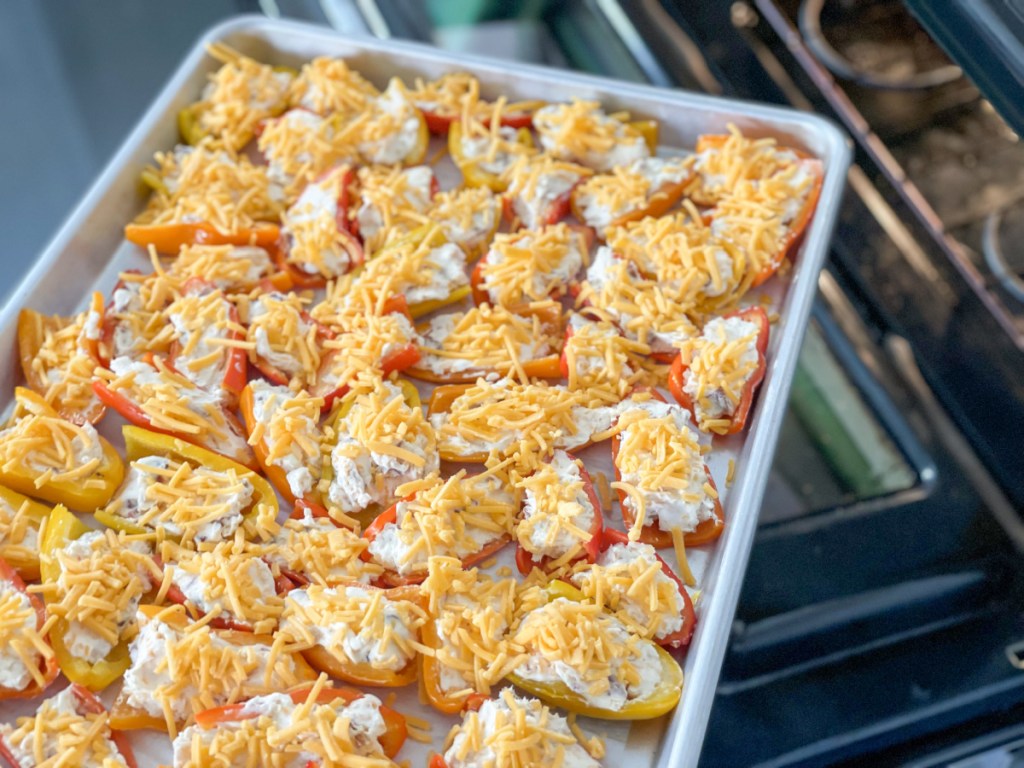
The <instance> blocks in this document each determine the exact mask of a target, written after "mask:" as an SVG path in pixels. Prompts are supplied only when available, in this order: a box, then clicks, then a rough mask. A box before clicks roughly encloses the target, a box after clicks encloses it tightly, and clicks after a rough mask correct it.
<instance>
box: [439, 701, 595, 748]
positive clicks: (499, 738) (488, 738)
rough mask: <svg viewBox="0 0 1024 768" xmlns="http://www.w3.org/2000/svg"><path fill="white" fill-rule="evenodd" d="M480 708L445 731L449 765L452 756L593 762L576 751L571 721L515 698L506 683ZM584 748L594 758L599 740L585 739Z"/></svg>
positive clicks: (577, 736) (578, 737)
mask: <svg viewBox="0 0 1024 768" xmlns="http://www.w3.org/2000/svg"><path fill="white" fill-rule="evenodd" d="M484 708H486V712H485V710H484V709H481V711H480V712H467V713H466V714H465V716H464V717H463V720H462V723H460V724H459V725H456V726H455V727H453V728H452V730H451V732H450V733H449V734H448V738H447V740H446V742H445V744H446V747H447V751H446V752H445V758H446V760H448V761H449V764H451V761H453V760H458V761H460V762H459V764H460V765H472V764H475V763H476V762H477V761H484V760H486V762H480V764H481V765H487V766H489V767H490V768H524V767H525V766H546V767H547V768H567V766H569V765H573V766H584V767H585V768H589V767H590V766H597V765H599V763H597V761H596V759H595V760H590V759H587V755H586V754H585V753H584V754H581V753H583V749H584V748H583V747H581V746H580V743H581V742H583V741H584V739H583V738H581V737H582V736H583V734H582V732H578V733H574V731H573V730H572V726H571V725H567V724H566V722H565V720H564V719H563V718H562V717H560V716H559V715H556V714H555V713H553V712H552V711H551V710H550V709H548V708H547V707H546V706H545V705H544V704H542V703H541V702H540V701H538V700H537V699H523V698H518V697H517V696H515V694H514V693H513V691H512V689H511V688H506V689H504V690H503V691H502V692H501V694H500V695H499V697H498V699H497V700H494V701H488V702H486V703H485V704H484ZM485 715H486V716H489V717H492V718H493V723H492V722H490V721H489V719H488V720H487V721H485V720H484V717H485ZM575 730H576V731H579V729H578V728H576V729H575ZM586 748H587V749H588V750H590V751H592V752H593V753H594V754H595V755H596V757H597V758H600V757H603V756H604V743H603V742H602V741H601V740H600V739H595V740H594V743H587V746H586ZM570 753H572V757H570V756H569V755H570Z"/></svg>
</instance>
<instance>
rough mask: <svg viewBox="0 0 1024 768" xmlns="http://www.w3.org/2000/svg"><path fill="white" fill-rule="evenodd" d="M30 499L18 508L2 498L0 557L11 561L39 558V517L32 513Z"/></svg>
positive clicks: (0, 499)
mask: <svg viewBox="0 0 1024 768" xmlns="http://www.w3.org/2000/svg"><path fill="white" fill-rule="evenodd" d="M29 504H30V502H29V500H28V499H26V500H25V501H23V502H21V504H19V505H18V507H17V508H15V507H14V506H12V505H11V504H9V503H7V501H6V500H5V499H3V498H0V557H2V558H3V559H4V560H7V561H9V562H11V563H21V562H25V561H35V560H38V558H39V522H40V521H39V518H37V517H35V516H33V515H32V513H31V511H30V508H29Z"/></svg>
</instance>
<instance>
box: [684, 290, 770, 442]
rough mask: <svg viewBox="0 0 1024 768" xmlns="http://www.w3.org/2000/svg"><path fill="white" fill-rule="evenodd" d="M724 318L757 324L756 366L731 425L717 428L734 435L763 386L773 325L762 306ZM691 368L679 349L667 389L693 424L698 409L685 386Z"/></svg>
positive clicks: (724, 433) (695, 421)
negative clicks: (758, 389) (687, 372)
mask: <svg viewBox="0 0 1024 768" xmlns="http://www.w3.org/2000/svg"><path fill="white" fill-rule="evenodd" d="M723 317H724V318H730V317H736V318H739V319H741V320H746V321H747V322H750V323H754V324H755V325H756V326H757V327H758V332H757V367H756V368H755V369H754V370H753V372H752V373H751V374H750V376H749V377H748V378H747V381H746V383H744V385H743V392H742V393H741V395H740V401H739V403H737V404H736V410H734V411H733V413H732V416H731V419H730V422H729V427H728V428H727V429H725V430H717V429H716V430H714V431H715V433H716V434H719V435H734V434H736V433H737V432H742V431H743V428H744V427H746V425H747V418H748V417H749V415H750V407H751V406H752V405H753V402H754V396H755V395H756V394H757V388H758V387H759V386H761V382H762V381H763V380H764V374H765V370H766V369H767V363H766V360H765V354H766V353H767V351H768V334H769V327H770V324H769V322H768V315H767V314H765V311H764V309H762V308H761V307H748V308H747V309H741V310H739V311H737V312H730V313H729V314H727V315H723ZM688 368H689V361H687V362H683V354H682V352H680V353H679V354H677V355H676V357H675V359H674V360H673V361H672V367H671V368H670V369H669V372H668V389H669V391H670V392H671V393H672V396H673V397H674V398H675V399H676V401H678V403H679V404H680V405H681V406H683V408H685V409H686V410H688V411H689V412H690V415H691V416H693V420H694V423H697V411H696V408H695V407H694V403H693V399H692V398H691V397H690V395H689V394H687V392H686V389H685V385H686V371H687V370H688Z"/></svg>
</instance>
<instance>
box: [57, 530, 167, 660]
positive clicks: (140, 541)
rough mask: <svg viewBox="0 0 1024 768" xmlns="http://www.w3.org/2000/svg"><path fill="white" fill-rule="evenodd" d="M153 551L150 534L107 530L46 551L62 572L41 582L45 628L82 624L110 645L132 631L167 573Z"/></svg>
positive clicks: (66, 629)
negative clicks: (141, 608)
mask: <svg viewBox="0 0 1024 768" xmlns="http://www.w3.org/2000/svg"><path fill="white" fill-rule="evenodd" d="M150 551H151V550H150V547H149V545H148V544H147V542H146V539H145V537H139V536H127V535H124V534H121V535H118V534H115V533H114V532H113V531H111V530H106V531H102V532H96V533H92V534H86V535H85V536H84V537H82V538H81V539H78V540H76V541H72V542H69V543H68V544H67V545H65V547H64V548H63V549H58V550H57V551H55V552H52V553H50V554H47V555H44V557H49V558H52V559H53V560H55V561H56V563H57V564H58V565H59V566H60V576H59V578H58V579H57V580H56V581H54V582H49V583H46V584H44V585H43V587H42V592H43V594H44V595H45V596H46V609H47V613H48V614H49V616H48V618H47V621H46V625H45V627H44V632H45V631H49V630H50V629H51V628H52V627H53V626H54V625H55V624H56V623H57V622H58V621H60V622H61V624H62V625H63V629H58V630H57V631H62V632H69V628H70V629H71V630H74V629H75V628H81V629H82V630H84V631H85V632H87V633H88V634H90V635H93V636H95V637H97V638H99V639H101V640H102V641H103V642H104V643H106V645H107V646H108V647H110V648H113V647H114V646H116V645H117V644H118V643H119V642H121V641H122V640H123V639H125V638H126V637H128V636H129V635H130V633H131V631H132V630H133V629H134V618H135V608H136V606H137V605H138V604H139V600H140V599H141V598H142V596H143V595H144V594H146V593H147V592H148V591H149V590H150V588H151V586H152V585H153V584H158V583H160V581H161V579H162V574H161V573H160V569H159V568H157V566H156V563H154V562H153V558H152V556H151V554H150ZM104 655H106V654H104ZM92 661H95V660H92Z"/></svg>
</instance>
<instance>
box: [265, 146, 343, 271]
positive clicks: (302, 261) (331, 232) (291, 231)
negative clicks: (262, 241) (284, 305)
mask: <svg viewBox="0 0 1024 768" xmlns="http://www.w3.org/2000/svg"><path fill="white" fill-rule="evenodd" d="M348 173H349V169H348V168H347V167H346V166H341V167H339V168H335V169H334V170H332V171H330V172H329V173H328V174H327V175H326V176H325V177H324V178H323V179H319V180H316V181H313V182H311V183H310V185H309V187H306V190H305V191H304V192H303V194H302V196H300V197H299V199H298V200H297V201H296V202H295V204H294V205H292V207H291V208H289V209H288V211H287V213H285V215H284V218H283V223H284V230H285V231H284V236H285V238H286V239H287V242H288V249H287V260H288V263H289V264H294V265H296V266H298V267H299V269H300V270H301V271H302V272H304V273H306V274H319V275H321V276H323V277H325V278H333V277H337V276H338V275H341V274H344V273H345V272H347V271H348V270H349V269H350V268H351V267H352V265H353V264H355V262H356V261H357V259H358V258H359V257H360V256H361V251H360V250H359V247H358V244H357V243H356V241H355V240H354V239H353V237H352V235H350V234H349V233H348V231H347V230H343V229H342V228H341V227H340V226H339V225H340V224H342V223H344V224H346V225H347V222H339V220H338V217H339V215H340V213H339V209H338V203H337V201H338V199H339V197H340V196H341V195H342V192H343V185H344V184H345V179H346V178H347V175H348ZM310 187H316V190H317V191H316V193H315V195H314V196H313V197H312V198H309V197H307V196H308V195H309V194H310ZM320 197H323V198H327V199H328V200H330V201H331V204H326V205H325V204H323V203H321V202H319V200H318V198H320ZM310 268H312V269H310Z"/></svg>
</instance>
